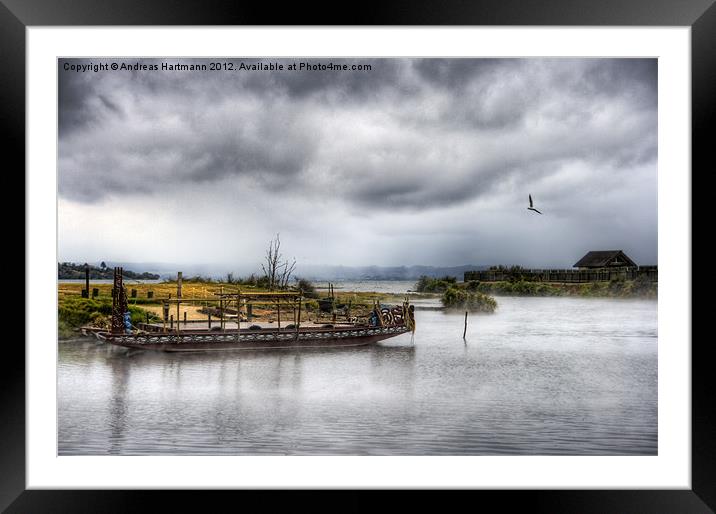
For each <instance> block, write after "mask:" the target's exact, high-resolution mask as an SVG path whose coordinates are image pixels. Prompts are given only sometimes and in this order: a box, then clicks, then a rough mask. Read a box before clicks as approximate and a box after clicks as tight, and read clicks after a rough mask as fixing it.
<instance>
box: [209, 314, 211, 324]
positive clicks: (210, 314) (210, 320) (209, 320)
mask: <svg viewBox="0 0 716 514" xmlns="http://www.w3.org/2000/svg"><path fill="white" fill-rule="evenodd" d="M209 328H211V311H209Z"/></svg>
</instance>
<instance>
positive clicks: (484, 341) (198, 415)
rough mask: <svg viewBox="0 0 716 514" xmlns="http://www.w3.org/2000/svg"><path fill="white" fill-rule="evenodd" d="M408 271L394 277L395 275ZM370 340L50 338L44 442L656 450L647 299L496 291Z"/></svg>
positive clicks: (292, 450)
mask: <svg viewBox="0 0 716 514" xmlns="http://www.w3.org/2000/svg"><path fill="white" fill-rule="evenodd" d="M411 285H412V284H406V289H407V288H409V287H411ZM498 302H499V308H498V311H497V313H496V314H494V315H471V316H470V317H469V321H468V331H467V340H466V341H463V339H462V332H463V321H464V313H460V312H458V313H445V312H442V311H436V310H421V309H420V307H423V306H425V307H430V306H436V305H437V301H436V300H423V301H420V302H416V303H417V307H418V310H417V311H416V321H417V330H416V332H415V336H414V339H413V340H412V341H411V336H410V335H409V334H405V335H401V336H398V337H395V338H393V339H388V340H387V341H384V342H382V343H379V344H378V345H376V346H372V347H362V348H344V349H304V350H286V351H263V352H261V351H257V352H247V351H236V352H217V353H191V354H172V353H159V352H131V353H126V352H125V350H123V349H119V348H115V347H111V346H108V345H98V344H96V343H94V342H68V343H60V345H59V363H58V411H59V412H58V420H59V434H58V441H59V454H60V455H87V454H110V455H112V454H118V455H120V454H121V455H160V454H186V455H219V454H228V455H246V454H253V455H262V454H275V455H510V454H512V455H563V454H568V455H655V454H656V453H657V303H656V302H654V301H641V300H614V299H581V298H513V297H499V298H498Z"/></svg>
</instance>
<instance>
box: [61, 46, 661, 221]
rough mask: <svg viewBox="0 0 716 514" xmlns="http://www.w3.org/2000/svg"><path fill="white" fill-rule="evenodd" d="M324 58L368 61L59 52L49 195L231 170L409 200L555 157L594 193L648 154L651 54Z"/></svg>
mask: <svg viewBox="0 0 716 514" xmlns="http://www.w3.org/2000/svg"><path fill="white" fill-rule="evenodd" d="M301 60H302V59H295V60H294V59H284V60H268V59H264V60H262V61H261V62H265V63H268V62H281V63H283V64H284V65H287V64H289V63H292V62H294V61H295V62H301ZM233 61H234V62H235V63H239V62H241V61H243V62H246V63H248V64H254V63H257V62H259V60H256V59H233ZM305 61H309V62H312V63H317V62H328V60H326V59H305ZM330 61H332V62H346V63H349V64H354V63H355V64H370V65H371V67H372V69H371V71H368V72H339V73H336V72H331V71H326V72H262V71H235V72H213V73H212V72H198V73H197V72H161V71H158V72H142V71H138V72H127V71H124V72H122V71H118V72H111V71H110V72H98V73H92V72H85V73H76V72H67V71H63V64H64V61H60V71H59V144H60V148H59V179H60V184H59V185H60V194H61V195H62V196H64V197H66V198H68V199H71V200H75V201H80V202H99V201H102V199H103V198H104V197H105V196H107V195H135V194H146V193H153V192H156V191H159V190H164V189H166V185H167V184H171V185H173V186H178V187H180V186H181V185H182V184H186V185H188V186H190V185H192V184H201V183H212V182H215V181H219V180H224V179H227V178H232V177H235V178H236V179H237V180H239V181H241V180H247V181H251V184H252V185H253V186H255V187H258V188H265V190H266V191H267V192H274V193H275V192H276V191H277V190H281V189H287V188H290V190H291V191H294V192H296V193H300V194H305V195H306V196H307V201H310V197H311V194H312V192H315V191H322V192H324V193H325V192H330V193H331V194H333V195H337V196H338V197H340V198H342V200H343V201H344V202H345V203H346V204H348V205H351V204H352V205H355V206H356V207H360V208H366V207H367V208H371V209H386V210H387V209H404V210H420V209H424V208H426V207H443V206H452V205H454V204H456V203H458V204H459V203H461V202H467V201H470V200H473V199H476V198H480V197H483V196H485V195H490V194H493V193H494V192H495V191H498V190H501V189H503V188H505V187H507V185H510V184H512V187H514V184H519V183H520V182H522V183H524V184H525V185H527V184H529V183H534V182H535V181H539V180H544V179H547V178H549V177H550V176H552V175H553V174H555V173H558V172H559V171H560V170H562V169H564V168H565V167H569V166H580V167H583V168H586V169H588V170H591V172H592V174H593V176H592V177H587V178H585V183H586V184H587V186H585V187H586V188H587V189H590V190H595V191H600V190H602V189H604V188H605V187H606V185H605V184H608V183H609V182H610V181H618V180H620V177H622V176H624V174H629V173H632V168H634V167H637V166H640V165H643V164H645V163H650V162H655V159H656V140H657V139H656V135H657V134H656V60H654V59H650V60H639V59H346V60H341V59H331V60H330ZM68 62H71V63H73V64H78V63H88V62H91V61H89V60H84V61H79V60H70V61H68ZM94 62H101V61H94ZM106 62H111V61H106ZM117 62H123V61H117ZM124 62H129V63H134V62H136V61H132V60H125V61H124ZM161 62H162V61H160V60H142V61H141V63H143V64H152V63H155V64H156V63H161ZM167 62H178V61H176V60H167ZM181 62H182V63H185V64H186V63H206V62H209V60H196V59H194V60H182V61H181ZM585 176H586V172H585ZM555 201H557V199H555ZM559 201H562V202H565V203H568V202H569V201H570V200H569V199H568V197H565V198H563V199H560V200H559Z"/></svg>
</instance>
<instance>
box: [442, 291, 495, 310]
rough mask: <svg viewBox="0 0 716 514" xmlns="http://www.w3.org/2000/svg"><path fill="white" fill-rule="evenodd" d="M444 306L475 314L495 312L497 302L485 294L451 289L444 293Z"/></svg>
mask: <svg viewBox="0 0 716 514" xmlns="http://www.w3.org/2000/svg"><path fill="white" fill-rule="evenodd" d="M442 304H443V306H444V307H446V308H448V309H461V310H468V311H473V312H488V313H492V312H495V309H496V308H497V301H496V300H495V299H494V298H493V297H491V296H488V295H486V294H484V293H480V292H477V291H467V290H465V289H461V288H458V287H450V288H448V289H447V291H445V293H443V297H442Z"/></svg>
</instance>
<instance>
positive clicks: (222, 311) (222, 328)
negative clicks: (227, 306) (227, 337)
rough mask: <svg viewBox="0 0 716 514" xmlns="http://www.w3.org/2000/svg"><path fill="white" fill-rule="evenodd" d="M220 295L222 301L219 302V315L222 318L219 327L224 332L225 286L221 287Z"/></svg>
mask: <svg viewBox="0 0 716 514" xmlns="http://www.w3.org/2000/svg"><path fill="white" fill-rule="evenodd" d="M219 293H220V294H221V297H220V298H221V299H220V300H219V315H220V316H221V318H220V321H219V326H220V327H221V330H224V286H221V289H219Z"/></svg>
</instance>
